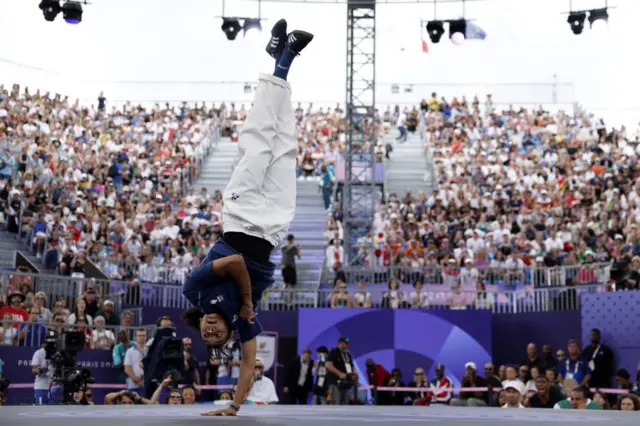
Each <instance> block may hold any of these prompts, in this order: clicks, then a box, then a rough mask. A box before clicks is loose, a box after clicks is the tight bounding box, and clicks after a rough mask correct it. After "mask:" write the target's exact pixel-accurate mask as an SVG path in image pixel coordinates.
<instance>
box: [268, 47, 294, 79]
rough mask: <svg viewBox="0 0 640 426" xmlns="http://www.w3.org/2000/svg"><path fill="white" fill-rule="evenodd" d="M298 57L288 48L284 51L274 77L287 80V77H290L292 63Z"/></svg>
mask: <svg viewBox="0 0 640 426" xmlns="http://www.w3.org/2000/svg"><path fill="white" fill-rule="evenodd" d="M295 57H296V54H295V53H293V52H292V51H291V49H289V48H288V47H287V48H285V49H284V50H283V51H282V57H281V58H280V61H278V63H277V64H276V69H275V71H274V72H273V75H274V76H276V77H278V78H281V79H283V80H286V79H287V75H289V68H291V63H292V62H293V59H294V58H295Z"/></svg>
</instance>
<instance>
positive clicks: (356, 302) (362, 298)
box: [352, 281, 373, 308]
mask: <svg viewBox="0 0 640 426" xmlns="http://www.w3.org/2000/svg"><path fill="white" fill-rule="evenodd" d="M352 306H353V307H354V308H372V307H373V298H372V296H371V293H370V292H368V291H366V290H365V287H364V283H363V282H362V281H358V291H357V292H355V293H354V294H353V304H352Z"/></svg>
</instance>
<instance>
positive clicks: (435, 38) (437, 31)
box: [427, 21, 444, 43]
mask: <svg viewBox="0 0 640 426" xmlns="http://www.w3.org/2000/svg"><path fill="white" fill-rule="evenodd" d="M427 33H428V34H429V38H430V39H431V42H432V43H438V42H439V41H440V38H442V34H444V21H429V22H427Z"/></svg>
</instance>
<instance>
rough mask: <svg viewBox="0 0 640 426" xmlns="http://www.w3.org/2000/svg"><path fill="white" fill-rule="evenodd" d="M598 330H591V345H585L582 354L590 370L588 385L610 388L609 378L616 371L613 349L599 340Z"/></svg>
mask: <svg viewBox="0 0 640 426" xmlns="http://www.w3.org/2000/svg"><path fill="white" fill-rule="evenodd" d="M600 340H601V336H600V330H598V329H596V328H594V329H593V330H591V345H589V346H586V347H585V348H584V350H583V351H582V356H583V358H584V359H585V360H587V363H588V366H589V369H590V370H591V380H590V381H589V386H591V387H594V388H610V387H611V378H612V377H613V373H614V372H615V371H616V363H615V359H614V356H613V351H612V350H611V349H610V348H609V347H608V346H607V345H603V344H602V343H601V342H600Z"/></svg>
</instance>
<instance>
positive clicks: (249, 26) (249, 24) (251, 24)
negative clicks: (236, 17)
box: [242, 18, 262, 35]
mask: <svg viewBox="0 0 640 426" xmlns="http://www.w3.org/2000/svg"><path fill="white" fill-rule="evenodd" d="M242 29H243V30H244V33H245V35H246V34H247V31H249V30H254V29H255V30H258V31H262V24H261V23H260V18H245V19H244V27H243V28H242Z"/></svg>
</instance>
